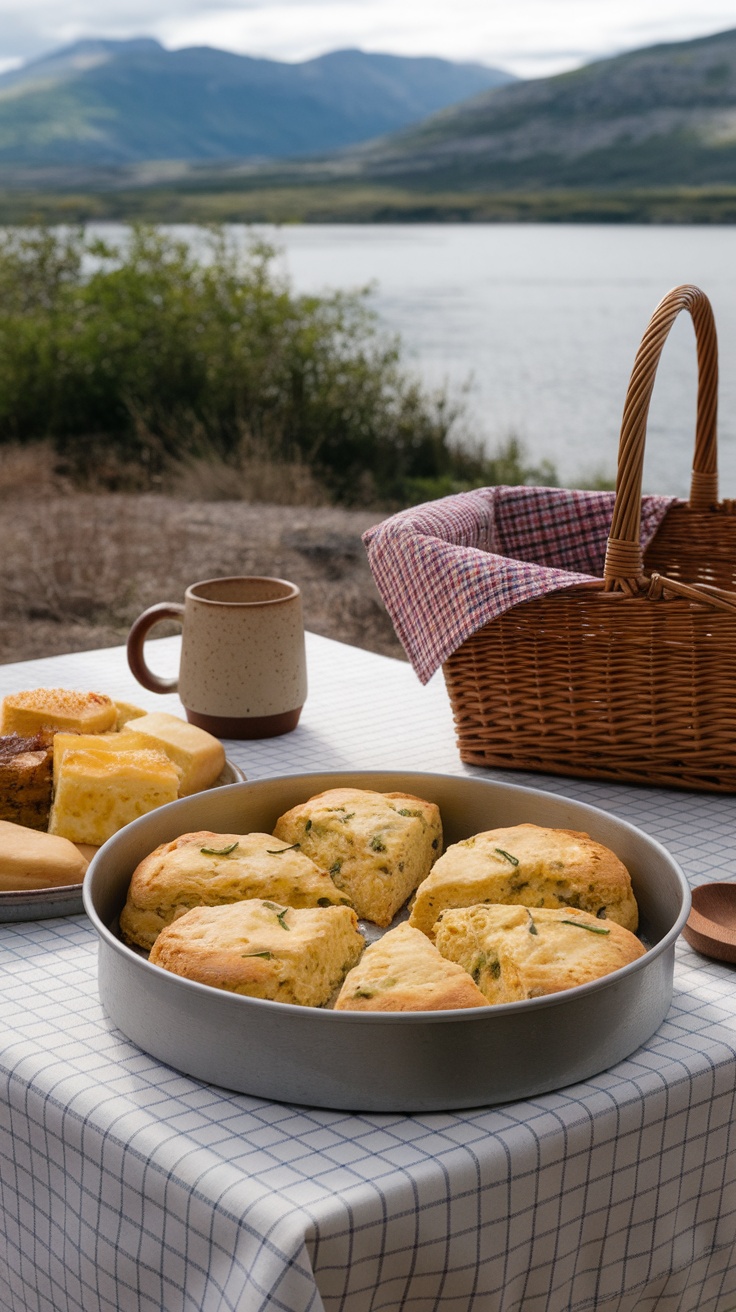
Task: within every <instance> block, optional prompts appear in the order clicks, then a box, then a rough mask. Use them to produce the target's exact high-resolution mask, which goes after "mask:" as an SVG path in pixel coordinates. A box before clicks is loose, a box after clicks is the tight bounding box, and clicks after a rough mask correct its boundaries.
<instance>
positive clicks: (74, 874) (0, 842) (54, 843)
mask: <svg viewBox="0 0 736 1312" xmlns="http://www.w3.org/2000/svg"><path fill="white" fill-rule="evenodd" d="M86 869H87V861H86V860H85V858H84V857H83V856H82V855H81V854H80V853H79V852H78V851H77V849H76V847H75V846H74V844H73V843H70V842H68V841H67V839H66V838H59V837H57V836H56V835H55V834H44V833H40V832H39V830H37V829H27V828H25V827H24V826H23V825H15V824H12V823H11V822H9V821H6V820H0V890H2V892H4V893H5V892H25V891H26V890H29V889H35V888H56V887H59V886H60V885H64V884H81V882H82V880H83V879H84V873H85V871H86Z"/></svg>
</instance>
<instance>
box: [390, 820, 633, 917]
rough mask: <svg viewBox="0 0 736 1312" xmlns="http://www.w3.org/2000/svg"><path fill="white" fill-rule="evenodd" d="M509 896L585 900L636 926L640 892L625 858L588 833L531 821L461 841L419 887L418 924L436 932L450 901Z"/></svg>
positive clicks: (584, 904)
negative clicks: (637, 891) (636, 890)
mask: <svg viewBox="0 0 736 1312" xmlns="http://www.w3.org/2000/svg"><path fill="white" fill-rule="evenodd" d="M491 902H501V903H505V904H514V905H519V906H527V907H579V908H580V909H581V910H583V911H589V912H590V913H591V915H594V916H600V917H605V918H606V919H607V920H612V921H615V922H616V923H617V924H620V925H624V926H625V928H626V929H630V930H632V931H633V930H635V929H636V927H637V924H638V910H637V905H636V899H635V897H634V893H633V890H632V887H631V879H630V877H629V872H628V870H627V869H626V867H625V865H624V864H623V862H622V861H620V860H619V858H618V857H617V856H616V855H615V854H614V853H613V852H611V851H610V850H609V849H608V848H607V847H604V846H603V845H602V844H601V843H597V842H596V841H595V840H594V839H592V838H590V837H589V835H588V834H583V833H578V832H576V831H575V830H572V829H547V828H545V827H544V826H541V825H532V824H523V825H515V826H513V827H512V828H508V829H491V830H488V831H487V832H486V833H482V834H476V835H475V836H474V837H472V838H466V839H464V840H463V841H462V842H460V843H454V844H453V845H452V846H451V847H448V848H447V851H446V852H445V853H444V855H443V856H442V857H441V858H440V860H439V861H438V862H437V863H436V865H435V866H434V867H433V869H432V871H431V873H430V875H429V876H428V878H427V879H425V880H424V881H423V882H422V884H421V885H420V886H419V888H418V889H417V895H416V898H415V899H414V903H413V905H412V909H411V916H410V922H409V923H410V924H411V925H413V926H414V928H415V929H421V930H422V931H423V933H425V934H429V935H430V936H431V934H432V931H433V927H434V925H435V922H436V921H437V919H438V917H439V915H440V913H441V912H442V911H443V910H444V909H445V908H446V907H466V906H475V905H477V904H479V903H491Z"/></svg>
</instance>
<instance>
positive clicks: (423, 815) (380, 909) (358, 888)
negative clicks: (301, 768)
mask: <svg viewBox="0 0 736 1312" xmlns="http://www.w3.org/2000/svg"><path fill="white" fill-rule="evenodd" d="M274 834H275V835H276V836H277V837H278V838H281V839H282V840H283V841H284V842H285V843H298V844H299V848H300V850H301V851H302V852H303V853H304V854H305V855H306V856H309V857H311V858H312V860H313V861H315V862H316V863H317V865H319V866H321V868H322V869H323V870H327V871H328V873H329V874H330V875H331V877H332V879H333V880H334V881H335V884H336V885H337V887H338V888H339V889H342V891H343V892H344V893H345V894H346V895H347V896H348V897H349V898H350V901H351V903H352V905H353V906H354V907H355V910H356V911H357V913H358V916H359V917H360V918H361V919H363V920H370V921H372V922H373V924H375V925H379V926H380V927H381V928H383V929H385V928H386V927H387V926H388V925H390V924H391V921H392V920H393V918H394V916H395V915H396V912H397V911H398V910H399V908H400V907H402V906H403V905H404V903H405V902H406V900H407V898H408V897H409V896H410V895H411V894H412V893H413V892H414V889H415V888H416V887H417V885H418V884H419V883H420V882H421V880H423V879H424V878H425V876H426V875H428V874H429V871H430V869H431V867H432V864H433V862H434V861H435V859H436V858H437V857H438V856H439V854H440V851H441V847H442V822H441V819H440V813H439V809H438V807H437V806H435V804H434V803H433V802H425V801H423V800H422V799H421V798H419V797H413V796H411V795H410V794H408V793H378V792H372V791H371V790H370V789H361V788H332V789H329V790H328V791H327V792H325V793H319V794H317V796H315V797H312V798H310V799H309V801H307V802H303V803H302V804H301V805H300V806H295V807H293V808H292V809H291V810H290V811H287V812H286V814H285V815H282V816H281V817H280V819H279V820H278V821H277V822H276V826H275V828H274Z"/></svg>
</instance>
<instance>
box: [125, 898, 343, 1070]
mask: <svg viewBox="0 0 736 1312" xmlns="http://www.w3.org/2000/svg"><path fill="white" fill-rule="evenodd" d="M364 946H365V941H364V939H363V935H362V934H361V933H360V931H359V929H358V921H357V917H356V915H355V912H354V911H352V910H351V908H350V907H323V908H318V909H311V908H305V909H294V908H293V907H285V906H280V905H279V903H277V902H272V901H270V899H269V900H260V899H258V900H249V901H246V902H233V903H232V904H231V905H230V906H221V907H195V908H194V910H192V911H187V913H186V915H184V916H181V917H180V918H179V919H178V920H175V921H174V922H173V924H171V925H167V927H166V928H165V929H162V931H161V933H160V934H159V936H158V938H157V939H156V942H155V943H154V945H153V949H152V951H151V956H150V960H151V961H152V962H154V964H155V965H157V966H162V967H163V968H164V970H170V971H173V973H174V974H176V975H184V976H185V977H186V978H187V979H193V980H197V981H198V982H199V983H200V984H209V985H211V986H212V987H213V988H216V989H227V990H228V991H229V992H230V993H242V994H246V995H247V996H248V997H252V998H269V999H271V1000H273V1001H275V1002H292V1003H296V1004H297V1005H298V1006H302V1007H323V1006H324V1005H325V1003H326V1002H328V1001H329V1000H330V998H331V997H332V995H333V994H334V992H335V989H336V988H337V987H338V985H339V984H340V983H341V982H342V980H343V978H344V977H345V974H346V973H347V971H348V970H350V968H351V967H352V966H354V965H355V963H356V961H357V960H358V958H359V957H360V954H361V952H362V951H363V948H364ZM256 1056H257V1054H254V1059H255V1057H256Z"/></svg>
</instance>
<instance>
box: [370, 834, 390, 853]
mask: <svg viewBox="0 0 736 1312" xmlns="http://www.w3.org/2000/svg"><path fill="white" fill-rule="evenodd" d="M370 846H371V851H373V852H385V851H386V844H385V843H384V842H383V841H382V839H381V838H380V836H379V835H378V834H374V835H373V837H372V839H371V843H370Z"/></svg>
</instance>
